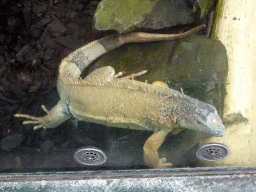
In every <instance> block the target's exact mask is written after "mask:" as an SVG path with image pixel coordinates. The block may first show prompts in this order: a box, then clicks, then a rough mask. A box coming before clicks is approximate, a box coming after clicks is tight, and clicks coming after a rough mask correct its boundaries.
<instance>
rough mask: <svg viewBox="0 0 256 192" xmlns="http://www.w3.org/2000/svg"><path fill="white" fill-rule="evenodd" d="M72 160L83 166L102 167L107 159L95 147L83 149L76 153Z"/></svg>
mask: <svg viewBox="0 0 256 192" xmlns="http://www.w3.org/2000/svg"><path fill="white" fill-rule="evenodd" d="M74 159H75V160H76V161H77V162H78V163H81V164H83V165H92V166H93V165H102V164H103V163H105V162H106V160H107V157H106V155H105V154H104V152H103V151H102V150H100V149H98V148H96V147H85V148H81V149H79V150H78V151H76V153H75V155H74Z"/></svg>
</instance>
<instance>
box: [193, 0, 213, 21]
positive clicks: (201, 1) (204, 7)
mask: <svg viewBox="0 0 256 192" xmlns="http://www.w3.org/2000/svg"><path fill="white" fill-rule="evenodd" d="M214 3H215V0H197V3H196V4H195V5H194V6H193V11H194V12H195V11H197V9H199V10H200V18H203V17H204V16H205V15H207V13H208V12H209V10H211V9H212V8H213V5H214Z"/></svg>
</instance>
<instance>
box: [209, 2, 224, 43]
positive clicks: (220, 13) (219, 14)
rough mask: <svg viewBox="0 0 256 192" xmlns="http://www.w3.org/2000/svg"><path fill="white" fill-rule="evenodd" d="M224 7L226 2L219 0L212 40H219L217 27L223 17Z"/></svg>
mask: <svg viewBox="0 0 256 192" xmlns="http://www.w3.org/2000/svg"><path fill="white" fill-rule="evenodd" d="M223 6H224V1H223V0H219V1H218V3H217V6H216V9H215V17H214V21H213V27H212V35H211V39H215V40H219V38H218V35H217V28H216V27H217V24H218V23H219V20H220V18H221V16H222V11H223Z"/></svg>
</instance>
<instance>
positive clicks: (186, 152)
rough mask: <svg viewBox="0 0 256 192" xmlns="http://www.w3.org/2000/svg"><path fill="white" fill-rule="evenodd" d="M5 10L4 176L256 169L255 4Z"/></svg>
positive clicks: (0, 160) (92, 4)
mask: <svg viewBox="0 0 256 192" xmlns="http://www.w3.org/2000/svg"><path fill="white" fill-rule="evenodd" d="M203 2H207V3H205V4H204V3H203ZM1 4H2V5H1V6H2V7H1V10H2V15H4V19H3V20H2V21H1V28H0V29H1V31H0V39H1V41H0V44H1V45H2V46H1V49H0V51H1V52H0V63H1V68H0V81H1V84H0V103H1V107H0V113H1V114H2V115H1V120H0V122H1V129H0V130H1V131H0V172H2V173H4V172H31V171H51V170H73V171H76V170H106V169H107V170H111V169H116V170H117V169H146V168H177V167H209V166H254V165H255V162H254V161H255V160H254V159H256V158H254V156H255V154H256V153H255V152H254V148H255V147H254V145H255V144H254V143H255V142H253V139H254V132H255V131H254V120H253V116H254V100H253V96H254V94H255V93H254V92H255V91H254V80H255V79H254V77H255V75H254V73H255V72H254V71H255V69H254V59H253V58H252V55H255V54H254V53H255V46H254V44H253V45H252V43H251V42H254V41H253V40H254V37H253V35H252V34H254V31H255V25H253V24H250V18H253V14H254V13H255V12H254V9H255V6H252V5H251V4H249V3H248V4H242V5H237V4H236V3H235V2H233V4H235V5H237V6H233V4H232V5H229V3H226V4H225V5H223V4H222V2H221V1H220V2H219V3H216V1H215V0H208V1H201V0H194V1H193V0H190V1H184V0H179V1H176V0H170V1H165V0H158V1H151V0H145V1H143V2H142V1H138V0H131V1H125V0H118V1H117V0H102V1H100V0H90V1H78V0H76V1H68V2H63V1H44V0H42V1H36V2H30V1H17V2H15V3H13V2H9V1H3V2H1ZM232 9H234V10H232ZM240 9H241V10H242V11H240V12H239V10H240ZM244 10H247V11H244ZM243 19H244V20H245V21H244V20H243ZM213 21H214V22H213ZM231 21H232V22H231ZM234 22H237V23H239V24H234ZM205 24H206V25H205ZM249 26H250V27H249ZM138 31H139V32H144V33H137V32H138ZM131 32H134V33H131ZM158 34H162V35H158ZM170 34H172V35H170ZM97 39H99V40H97ZM94 40H96V41H94ZM90 42H93V43H91V44H88V43H90ZM86 44H88V45H87V46H85V45H86ZM123 44H124V45H123ZM88 65H89V66H88ZM107 66H108V67H107ZM15 114H16V115H15ZM14 115H15V116H14ZM22 123H23V124H22Z"/></svg>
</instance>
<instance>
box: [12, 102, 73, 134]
mask: <svg viewBox="0 0 256 192" xmlns="http://www.w3.org/2000/svg"><path fill="white" fill-rule="evenodd" d="M65 106H66V105H65V104H64V103H63V102H62V101H61V100H60V101H59V102H58V104H57V105H56V106H54V107H53V108H52V109H51V110H50V111H48V110H47V109H46V107H45V106H44V105H42V108H43V110H44V111H45V112H46V113H47V115H45V116H43V117H34V116H31V115H26V114H15V115H14V117H17V118H26V120H25V121H23V125H27V124H32V125H35V126H34V130H36V129H39V128H55V127H57V126H58V125H60V124H61V123H63V122H64V121H66V120H68V119H70V118H71V117H70V116H69V115H68V114H67V110H66V109H65Z"/></svg>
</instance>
